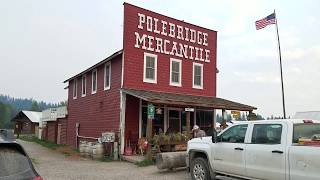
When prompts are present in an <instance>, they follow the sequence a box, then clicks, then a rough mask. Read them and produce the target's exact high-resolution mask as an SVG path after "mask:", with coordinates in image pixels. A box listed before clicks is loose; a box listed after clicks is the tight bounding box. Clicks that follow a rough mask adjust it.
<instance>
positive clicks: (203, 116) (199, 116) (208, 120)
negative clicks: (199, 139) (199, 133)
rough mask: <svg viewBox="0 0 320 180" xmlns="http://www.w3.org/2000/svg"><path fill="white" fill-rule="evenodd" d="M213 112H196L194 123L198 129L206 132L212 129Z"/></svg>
mask: <svg viewBox="0 0 320 180" xmlns="http://www.w3.org/2000/svg"><path fill="white" fill-rule="evenodd" d="M212 116H213V111H205V110H198V109H197V111H196V120H197V121H196V122H197V125H198V126H199V127H200V129H202V130H204V131H205V132H207V131H208V130H209V129H210V128H211V127H212Z"/></svg>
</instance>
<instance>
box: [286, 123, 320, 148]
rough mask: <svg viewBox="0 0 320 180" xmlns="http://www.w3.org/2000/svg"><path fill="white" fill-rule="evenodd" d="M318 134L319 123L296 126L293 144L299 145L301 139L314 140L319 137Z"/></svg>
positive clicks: (319, 131)
mask: <svg viewBox="0 0 320 180" xmlns="http://www.w3.org/2000/svg"><path fill="white" fill-rule="evenodd" d="M317 134H320V124H319V123H303V124H294V125H293V141H292V143H298V142H299V139H300V138H303V139H313V138H315V137H317ZM315 139H316V138H315Z"/></svg>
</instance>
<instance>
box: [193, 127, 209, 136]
mask: <svg viewBox="0 0 320 180" xmlns="http://www.w3.org/2000/svg"><path fill="white" fill-rule="evenodd" d="M192 134H193V138H198V137H205V136H206V133H205V132H204V131H203V130H201V129H200V127H199V126H198V125H194V126H193V128H192Z"/></svg>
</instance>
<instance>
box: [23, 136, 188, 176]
mask: <svg viewBox="0 0 320 180" xmlns="http://www.w3.org/2000/svg"><path fill="white" fill-rule="evenodd" d="M19 142H20V143H21V144H22V146H23V147H24V148H25V150H26V151H27V153H28V154H29V156H30V157H31V158H32V160H33V162H34V164H35V168H36V169H37V171H38V173H39V174H40V175H41V176H42V177H43V178H44V179H45V180H63V179H68V180H69V179H70V180H75V179H77V180H78V179H79V180H95V179H97V180H101V179H108V180H109V179H110V180H142V179H152V180H158V179H159V180H161V179H164V180H170V179H172V180H179V179H191V178H190V176H189V174H188V173H187V172H186V170H178V171H171V172H170V171H158V169H157V168H156V167H155V166H148V167H137V166H136V165H134V164H131V163H127V162H123V161H122V162H99V161H92V160H87V159H84V158H80V159H71V158H68V157H66V156H65V155H63V154H61V153H58V152H56V151H53V150H50V149H47V148H45V147H42V146H40V145H38V144H36V143H32V142H26V141H21V140H19Z"/></svg>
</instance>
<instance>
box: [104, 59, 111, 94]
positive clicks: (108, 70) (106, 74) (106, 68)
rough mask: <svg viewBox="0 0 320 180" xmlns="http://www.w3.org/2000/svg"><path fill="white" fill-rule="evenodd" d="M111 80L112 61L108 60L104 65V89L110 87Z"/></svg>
mask: <svg viewBox="0 0 320 180" xmlns="http://www.w3.org/2000/svg"><path fill="white" fill-rule="evenodd" d="M110 80H111V63H110V62H108V63H106V64H105V66H104V90H108V89H110V82H111V81H110Z"/></svg>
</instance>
